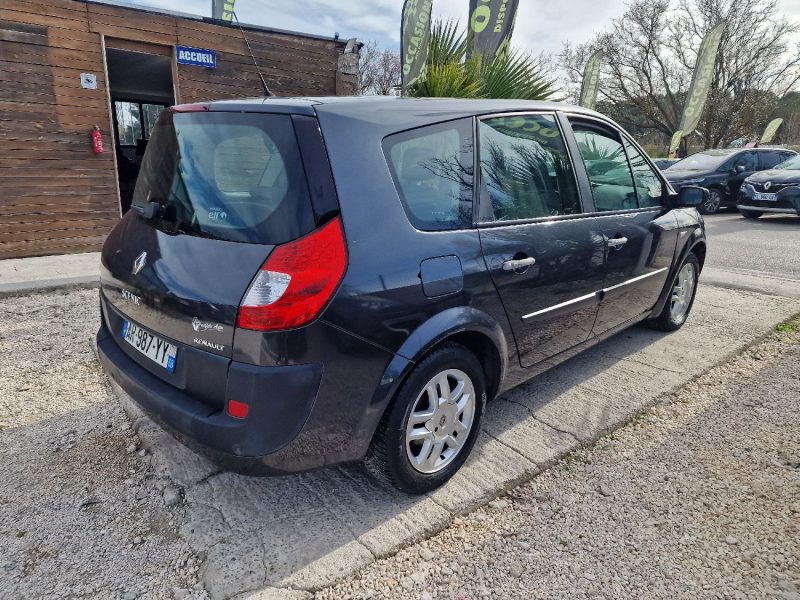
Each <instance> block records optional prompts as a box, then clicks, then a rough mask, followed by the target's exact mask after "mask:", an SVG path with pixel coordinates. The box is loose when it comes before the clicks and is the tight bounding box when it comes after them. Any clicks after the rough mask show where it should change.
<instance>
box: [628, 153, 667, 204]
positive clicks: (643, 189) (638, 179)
mask: <svg viewBox="0 0 800 600" xmlns="http://www.w3.org/2000/svg"><path fill="white" fill-rule="evenodd" d="M623 142H624V144H625V152H626V153H627V154H628V161H629V162H630V164H631V170H632V171H633V182H634V184H635V185H636V197H637V198H638V200H639V208H650V207H652V206H661V200H662V197H663V194H664V188H663V183H662V182H661V178H660V177H659V176H658V175H657V174H656V172H655V171H654V170H653V168H652V167H651V166H650V163H648V162H647V159H645V157H644V156H643V155H642V153H641V152H639V151H638V150H637V149H636V148H635V147H634V145H633V144H631V143H630V142H628V140H623Z"/></svg>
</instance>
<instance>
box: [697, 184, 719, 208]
mask: <svg viewBox="0 0 800 600" xmlns="http://www.w3.org/2000/svg"><path fill="white" fill-rule="evenodd" d="M722 201H723V198H722V191H721V190H719V189H717V188H709V190H708V200H706V201H705V202H703V203H701V204H700V206H698V207H697V210H699V211H700V214H701V215H713V214H715V213H718V212H719V209H720V208H722Z"/></svg>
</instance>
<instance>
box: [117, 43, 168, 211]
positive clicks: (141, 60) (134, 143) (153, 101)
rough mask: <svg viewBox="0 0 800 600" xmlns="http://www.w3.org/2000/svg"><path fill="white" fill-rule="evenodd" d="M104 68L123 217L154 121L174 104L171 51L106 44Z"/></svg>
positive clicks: (165, 47) (128, 204) (158, 48)
mask: <svg viewBox="0 0 800 600" xmlns="http://www.w3.org/2000/svg"><path fill="white" fill-rule="evenodd" d="M120 45H121V44H120ZM125 45H126V46H130V45H133V43H131V42H128V43H126V44H125ZM106 65H107V68H108V89H109V94H110V98H111V118H112V121H113V125H114V131H113V135H114V147H115V156H116V159H117V176H118V181H119V195H120V203H121V207H120V208H121V211H122V214H125V213H126V212H127V211H128V210H129V209H130V207H131V201H132V200H133V191H134V188H135V186H136V177H137V176H138V175H139V168H140V166H141V164H142V156H143V155H144V151H145V149H146V148H147V142H148V141H149V139H150V134H151V132H152V130H153V126H154V125H155V122H156V119H157V118H158V115H159V114H160V113H161V111H162V110H164V109H165V108H166V107H168V106H172V105H173V104H174V103H175V88H174V86H173V81H172V48H170V47H167V46H164V47H163V48H162V47H155V48H154V52H147V51H139V50H130V49H123V48H115V47H114V45H113V42H110V41H109V42H107V44H106Z"/></svg>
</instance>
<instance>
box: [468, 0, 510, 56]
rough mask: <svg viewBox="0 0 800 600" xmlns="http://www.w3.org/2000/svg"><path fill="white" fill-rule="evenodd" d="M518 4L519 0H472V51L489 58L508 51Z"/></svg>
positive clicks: (470, 12) (470, 11)
mask: <svg viewBox="0 0 800 600" xmlns="http://www.w3.org/2000/svg"><path fill="white" fill-rule="evenodd" d="M518 4H519V0H470V2H469V32H470V36H471V38H472V47H471V48H470V52H477V53H480V54H481V55H483V56H484V57H485V58H487V59H488V60H492V59H493V58H494V57H495V56H496V55H497V54H498V53H500V54H503V53H506V52H508V48H509V45H510V44H511V34H512V33H513V32H514V21H515V20H516V18H517V6H518Z"/></svg>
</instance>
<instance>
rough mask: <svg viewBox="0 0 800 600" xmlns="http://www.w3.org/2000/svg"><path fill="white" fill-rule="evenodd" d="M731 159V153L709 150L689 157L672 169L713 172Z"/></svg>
mask: <svg viewBox="0 0 800 600" xmlns="http://www.w3.org/2000/svg"><path fill="white" fill-rule="evenodd" d="M730 157H731V153H730V152H722V151H719V150H708V151H706V152H698V153H697V154H692V155H691V156H687V157H686V158H684V159H683V160H681V161H678V162H677V163H675V164H674V165H672V169H674V170H676V171H677V170H679V169H690V170H693V171H712V170H714V169H716V168H718V167H719V166H720V165H721V164H722V163H724V162H725V161H726V160H727V159H728V158H730Z"/></svg>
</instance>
